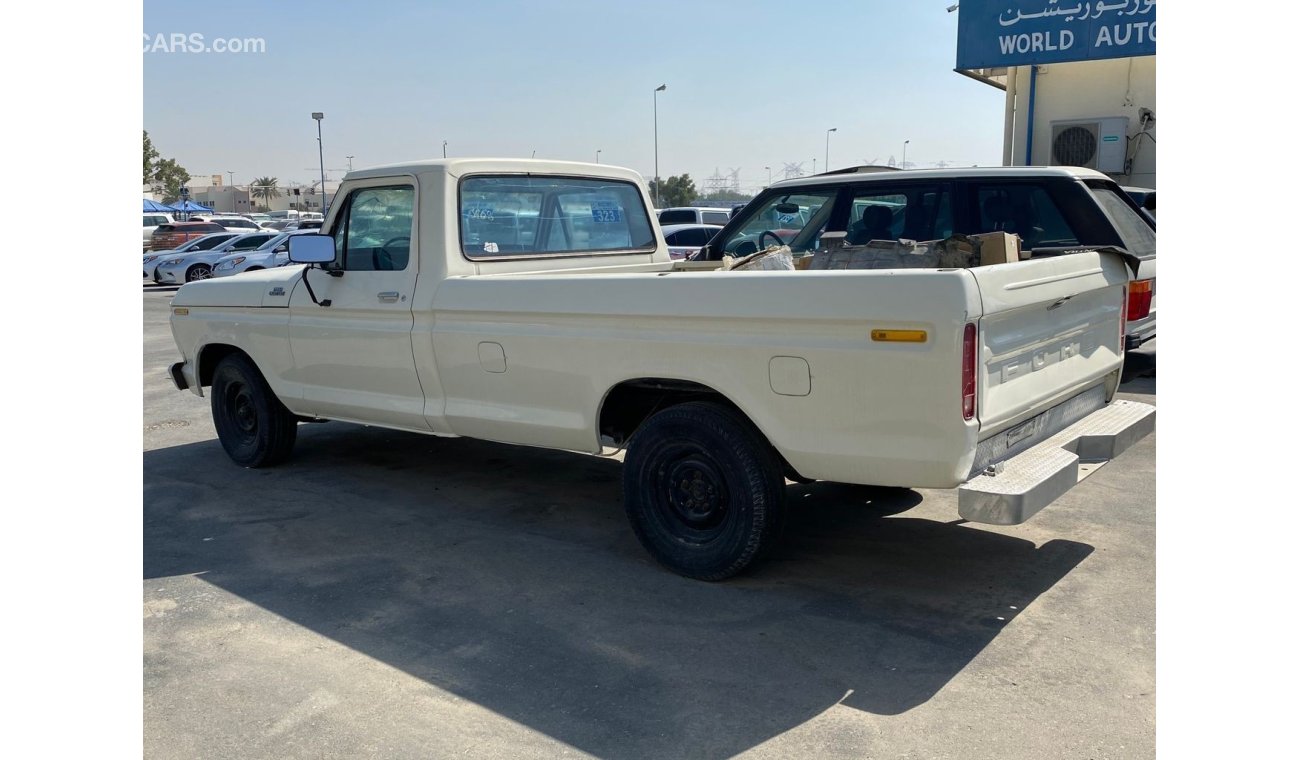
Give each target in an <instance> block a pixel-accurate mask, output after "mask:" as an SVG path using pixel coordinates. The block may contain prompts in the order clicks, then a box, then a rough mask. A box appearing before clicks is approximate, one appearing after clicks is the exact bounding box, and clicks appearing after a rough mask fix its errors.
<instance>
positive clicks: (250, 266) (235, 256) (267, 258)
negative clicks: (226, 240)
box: [212, 230, 317, 277]
mask: <svg viewBox="0 0 1300 760" xmlns="http://www.w3.org/2000/svg"><path fill="white" fill-rule="evenodd" d="M315 232H317V230H295V231H293V232H281V233H280V234H278V235H276V236H275V237H273V238H271V239H270V240H268V241H266V242H265V243H263V244H262V246H261V247H260V248H258V249H256V250H253V251H245V252H239V253H230V254H227V255H225V256H223V257H221V259H219V260H218V261H217V263H216V264H214V265H213V266H212V276H213V277H229V276H230V275H232V274H239V273H240V272H253V271H256V270H258V269H271V268H272V267H282V266H284V265H285V264H288V263H289V238H290V237H291V236H293V235H308V234H312V233H315Z"/></svg>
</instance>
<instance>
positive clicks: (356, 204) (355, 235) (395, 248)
mask: <svg viewBox="0 0 1300 760" xmlns="http://www.w3.org/2000/svg"><path fill="white" fill-rule="evenodd" d="M414 212H415V188H413V187H411V186H410V185H399V186H396V187H367V188H363V189H360V190H355V191H353V193H352V194H351V195H350V196H349V197H348V211H347V219H346V220H345V221H344V226H343V229H342V230H341V233H342V234H339V232H336V233H335V235H334V246H335V251H336V252H337V253H338V254H339V255H340V257H341V258H342V261H343V268H344V269H345V270H347V271H350V272H400V271H402V270H405V269H406V268H407V266H409V265H410V262H411V221H412V218H413V216H414Z"/></svg>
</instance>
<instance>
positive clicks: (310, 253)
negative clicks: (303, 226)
mask: <svg viewBox="0 0 1300 760" xmlns="http://www.w3.org/2000/svg"><path fill="white" fill-rule="evenodd" d="M333 260H334V238H332V237H330V236H329V235H294V236H293V237H291V238H289V261H292V262H293V263H295V264H328V263H329V262H331V261H333Z"/></svg>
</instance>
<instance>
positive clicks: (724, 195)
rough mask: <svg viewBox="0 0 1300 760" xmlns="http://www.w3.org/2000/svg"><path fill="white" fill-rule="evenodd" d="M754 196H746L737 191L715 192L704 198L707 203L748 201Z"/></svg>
mask: <svg viewBox="0 0 1300 760" xmlns="http://www.w3.org/2000/svg"><path fill="white" fill-rule="evenodd" d="M753 197H754V196H752V195H746V194H745V193H740V192H737V191H735V190H715V191H713V192H711V193H709V194H708V195H705V196H704V197H703V200H706V201H748V200H751V199H753Z"/></svg>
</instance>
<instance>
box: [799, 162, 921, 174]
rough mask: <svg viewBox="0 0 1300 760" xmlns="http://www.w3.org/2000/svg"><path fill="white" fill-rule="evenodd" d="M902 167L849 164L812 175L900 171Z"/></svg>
mask: <svg viewBox="0 0 1300 760" xmlns="http://www.w3.org/2000/svg"><path fill="white" fill-rule="evenodd" d="M901 171H902V169H900V168H898V167H897V166H880V165H878V164H863V165H861V166H849V167H846V168H844V169H833V170H831V171H828V172H821V173H819V174H814V175H812V176H814V177H828V176H830V175H833V174H870V173H872V172H901Z"/></svg>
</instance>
